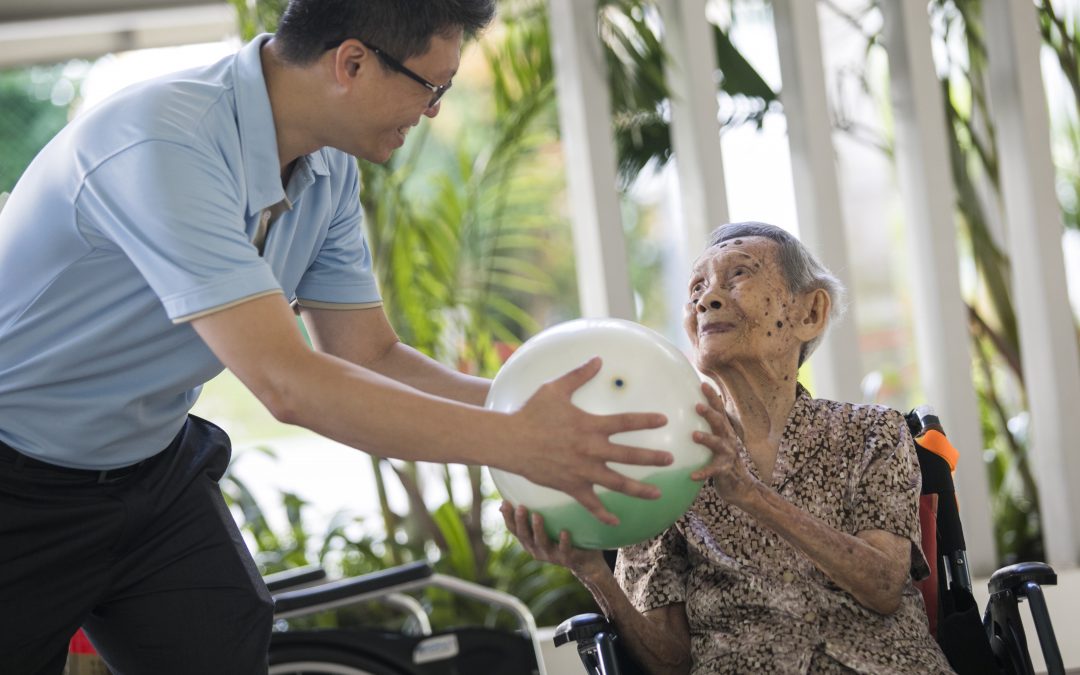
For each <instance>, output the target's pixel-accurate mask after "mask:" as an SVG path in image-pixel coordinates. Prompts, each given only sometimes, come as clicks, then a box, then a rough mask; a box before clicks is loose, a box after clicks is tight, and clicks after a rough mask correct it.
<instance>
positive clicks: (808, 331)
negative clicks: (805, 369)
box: [794, 288, 832, 342]
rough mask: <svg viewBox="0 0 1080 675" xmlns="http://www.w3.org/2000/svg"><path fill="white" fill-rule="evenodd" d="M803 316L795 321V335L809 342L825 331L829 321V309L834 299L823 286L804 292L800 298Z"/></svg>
mask: <svg viewBox="0 0 1080 675" xmlns="http://www.w3.org/2000/svg"><path fill="white" fill-rule="evenodd" d="M799 304H800V305H801V310H802V312H801V313H802V316H801V317H800V318H799V319H797V320H796V321H795V323H794V327H795V335H796V336H797V337H798V338H799V340H801V341H802V342H809V341H810V340H813V339H814V338H816V337H817V336H819V335H821V334H822V333H824V332H825V327H826V326H827V325H828V323H829V310H830V309H831V308H832V299H831V298H829V294H828V293H827V292H825V289H823V288H815V289H814V290H812V291H808V292H806V293H803V294H802V297H801V299H800V303H799Z"/></svg>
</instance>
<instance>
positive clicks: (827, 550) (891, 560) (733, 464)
mask: <svg viewBox="0 0 1080 675" xmlns="http://www.w3.org/2000/svg"><path fill="white" fill-rule="evenodd" d="M702 391H703V392H705V396H706V398H707V399H708V401H709V405H708V406H705V405H699V407H698V412H699V414H701V415H703V416H704V417H705V419H706V420H707V421H708V422H709V426H710V428H711V429H712V433H711V434H704V433H701V432H695V434H694V436H695V438H694V440H696V441H697V442H699V443H701V444H703V445H705V446H707V447H709V448H710V449H711V450H712V451H713V454H714V456H715V457H714V460H713V461H712V463H711V464H710V465H709V466H708V467H707V468H706V469H702V470H701V471H698V472H696V473H695V474H694V476H693V477H694V478H695V479H698V480H703V479H705V478H708V477H712V478H713V483H714V485H715V488H716V491H717V492H718V493H719V495H720V496H721V497H723V498H724V500H726V501H727V502H728V503H730V504H732V505H733V506H736V507H738V508H740V509H742V510H743V511H745V512H746V513H747V514H749V515H750V516H751V517H753V518H755V519H756V520H757V521H758V522H759V523H761V524H762V525H764V526H766V527H768V528H770V529H771V530H773V531H774V532H776V533H777V534H779V535H780V536H781V537H783V538H784V539H785V540H786V541H788V542H789V543H790V544H791V545H792V546H794V547H795V548H797V549H799V550H800V551H801V552H802V553H804V554H805V555H806V556H807V557H808V558H810V560H811V561H813V563H814V564H815V565H817V567H818V569H820V570H821V571H822V572H824V573H825V574H826V575H827V576H828V577H829V578H830V579H832V580H833V582H834V583H835V584H836V585H838V586H840V587H841V588H843V589H844V590H845V591H847V592H848V593H851V595H852V596H854V597H855V599H856V600H857V601H858V602H859V603H860V604H862V605H863V606H865V607H868V608H869V609H872V610H874V611H876V612H879V613H881V614H892V613H893V612H895V611H896V610H897V609H898V608H899V607H900V601H901V599H902V594H903V589H904V585H905V584H906V583H907V579H908V576H909V569H910V566H911V543H910V542H909V541H908V540H907V539H905V538H903V537H900V536H898V535H896V534H893V533H891V532H886V531H884V530H866V531H863V532H859V533H858V534H857V535H850V534H847V533H844V532H841V531H839V530H837V529H835V528H833V527H832V526H830V525H828V524H827V523H825V522H824V521H822V520H820V519H819V518H817V517H815V516H813V515H812V514H810V513H808V512H806V511H804V510H803V509H800V508H799V507H797V506H795V505H794V504H792V503H791V502H789V501H787V500H786V499H784V498H783V497H782V496H780V495H779V494H778V493H777V492H776V491H775V490H773V489H771V488H770V487H769V486H767V485H765V484H764V483H762V482H761V481H759V480H758V479H757V478H755V477H754V476H753V474H751V473H750V471H749V470H748V469H747V467H746V465H745V464H744V463H743V461H742V458H741V456H740V454H739V444H740V443H741V442H742V441H740V440H739V437H738V436H737V435H736V434H735V432H734V430H733V429H732V426H731V422H730V421H729V420H728V418H727V414H726V413H724V406H723V403H722V402H721V400H720V398H719V396H718V395H717V394H716V392H715V391H714V390H713V389H712V388H711V387H709V386H703V387H702Z"/></svg>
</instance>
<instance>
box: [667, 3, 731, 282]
mask: <svg viewBox="0 0 1080 675" xmlns="http://www.w3.org/2000/svg"><path fill="white" fill-rule="evenodd" d="M706 4H708V0H659V2H658V3H657V5H658V7H659V8H660V16H661V17H662V18H663V22H664V49H665V50H666V51H667V54H668V61H667V64H666V69H665V76H666V78H667V84H668V88H669V91H670V93H671V147H672V150H673V151H674V157H675V166H676V167H677V169H678V172H679V193H680V198H681V201H682V213H683V230H684V231H683V241H684V242H685V245H684V251H683V263H684V264H683V265H682V269H683V270H689V269H690V265H691V264H692V263H693V262H694V260H696V259H697V257H698V256H699V255H701V252H702V250H703V249H704V248H705V244H706V243H708V239H709V233H711V232H712V231H713V230H714V229H715V228H716V227H717V226H719V225H722V224H724V223H726V222H727V220H728V205H727V192H726V187H725V184H724V161H723V158H722V156H721V154H720V122H719V120H718V116H719V113H720V109H719V104H718V102H717V82H716V71H717V64H716V44H715V40H714V38H713V26H712V24H711V23H709V22H708V21H707V20H706V18H705V5H706Z"/></svg>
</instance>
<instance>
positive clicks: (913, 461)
mask: <svg viewBox="0 0 1080 675" xmlns="http://www.w3.org/2000/svg"><path fill="white" fill-rule="evenodd" d="M865 443H866V445H865V448H864V451H865V457H866V461H867V464H866V467H865V469H864V470H863V473H862V480H861V482H860V483H859V485H858V487H857V490H856V493H855V498H854V503H853V506H852V511H851V523H852V529H851V531H852V532H854V533H856V534H858V533H859V532H862V531H864V530H884V531H886V532H891V533H893V534H895V535H897V536H900V537H903V538H905V539H907V540H909V541H910V542H911V575H912V578H914V579H922V578H924V577H926V576H927V575H928V574H929V566H928V565H927V563H926V558H925V556H924V555H923V553H922V530H921V528H920V525H919V492H920V490H921V488H922V474H921V473H920V471H919V460H918V457H917V456H916V454H915V445H914V442H913V441H912V440H911V432H909V431H908V428H907V423H906V422H905V421H904V418H903V416H902V415H901V414H900V413H898V412H896V411H895V410H888V411H884V414H883V415H882V416H881V417H879V418H878V419H877V420H875V423H874V426H873V428H871V429H869V430H868V431H867V434H866V439H865Z"/></svg>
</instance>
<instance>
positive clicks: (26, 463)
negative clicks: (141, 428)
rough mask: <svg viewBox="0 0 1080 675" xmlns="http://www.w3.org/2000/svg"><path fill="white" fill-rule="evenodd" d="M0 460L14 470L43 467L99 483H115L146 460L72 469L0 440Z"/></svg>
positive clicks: (133, 471)
mask: <svg viewBox="0 0 1080 675" xmlns="http://www.w3.org/2000/svg"><path fill="white" fill-rule="evenodd" d="M0 460H2V461H4V462H10V463H12V464H14V465H15V470H16V471H18V470H20V469H22V468H25V467H30V468H34V469H45V470H48V471H52V472H53V473H57V474H63V475H65V476H73V477H80V478H85V479H87V480H93V481H94V482H96V483H99V484H106V483H116V482H118V481H121V480H123V479H125V478H127V477H128V476H130V475H131V474H133V473H135V472H136V471H137V470H138V469H139V467H141V466H142V465H143V464H145V463H146V462H147V461H148V460H145V459H144V460H142V461H141V462H136V463H134V464H129V465H127V466H121V467H119V468H116V469H74V468H71V467H67V466H58V465H56V464H49V463H48V462H42V461H41V460H39V459H34V458H33V457H28V456H26V455H24V454H23V453H21V452H19V451H18V450H16V449H15V448H13V447H11V446H10V445H7V444H6V443H3V442H0Z"/></svg>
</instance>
